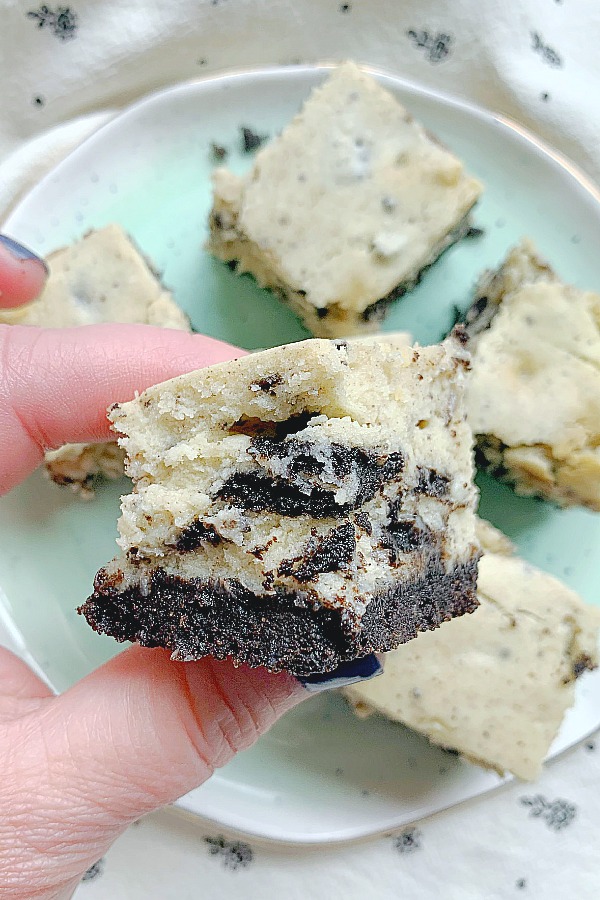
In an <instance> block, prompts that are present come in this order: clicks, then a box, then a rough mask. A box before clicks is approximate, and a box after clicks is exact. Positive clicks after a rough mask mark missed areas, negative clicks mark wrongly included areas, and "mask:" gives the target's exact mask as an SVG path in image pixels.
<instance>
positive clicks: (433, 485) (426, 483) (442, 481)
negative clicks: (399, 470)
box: [415, 466, 450, 499]
mask: <svg viewBox="0 0 600 900" xmlns="http://www.w3.org/2000/svg"><path fill="white" fill-rule="evenodd" d="M417 472H418V473H419V480H418V482H417V486H416V488H415V493H416V494H426V495H427V496H428V497H437V498H438V499H441V498H442V497H445V496H446V494H447V493H448V485H449V484H450V478H449V477H448V476H447V475H440V474H439V472H436V471H435V470H434V469H424V468H422V467H421V466H419V467H418V468H417Z"/></svg>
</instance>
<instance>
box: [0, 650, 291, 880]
mask: <svg viewBox="0 0 600 900" xmlns="http://www.w3.org/2000/svg"><path fill="white" fill-rule="evenodd" d="M305 696H307V693H306V691H305V690H304V689H303V688H302V687H301V686H300V684H299V683H298V682H297V681H296V680H295V679H294V678H292V677H291V676H289V675H287V674H279V675H272V674H269V673H268V672H267V671H266V670H264V669H249V668H247V667H244V666H240V667H239V668H237V669H236V668H234V667H233V665H232V664H231V663H230V662H228V661H216V660H213V659H210V658H206V659H203V660H201V661H199V662H196V663H177V662H172V661H171V660H170V658H169V655H168V653H167V652H166V651H163V650H148V649H143V648H140V647H132V648H131V649H129V650H127V651H125V652H124V653H121V654H120V655H119V656H117V657H115V658H114V659H113V660H111V661H110V662H108V663H107V664H106V665H104V666H102V667H101V668H100V669H98V670H96V671H95V672H94V673H92V674H91V675H89V676H88V677H87V678H85V679H83V680H82V681H81V682H79V683H78V684H76V685H75V686H74V687H73V688H71V689H70V690H68V691H66V693H64V694H63V695H61V696H59V697H56V698H53V699H52V700H50V701H47V705H46V706H45V707H44V708H43V709H41V710H39V711H38V712H37V714H33V715H31V716H30V717H29V718H28V719H21V720H19V721H18V722H17V723H16V725H17V727H18V728H19V729H20V732H21V733H20V734H19V735H18V736H17V739H19V746H20V748H22V749H20V753H19V755H18V759H14V761H13V764H12V765H11V768H12V767H13V765H14V766H15V767H16V769H17V771H16V772H14V773H13V772H11V777H10V778H9V779H8V783H9V785H10V784H12V785H13V791H14V790H15V789H16V790H17V792H18V793H19V795H20V800H19V799H18V800H17V802H15V798H14V797H13V796H12V794H10V793H9V796H8V798H7V799H6V800H4V801H3V803H2V808H3V810H4V812H3V818H4V819H5V818H6V811H7V810H11V809H17V814H16V815H17V821H15V822H13V823H12V827H13V828H14V833H15V834H16V836H17V842H18V841H19V840H20V835H23V840H24V841H25V842H26V847H24V848H23V849H22V854H25V855H26V856H27V855H29V856H30V857H31V858H29V859H28V865H27V866H26V867H25V869H26V871H28V873H29V874H28V876H27V877H28V878H30V877H31V872H32V867H33V869H34V870H36V865H38V864H39V866H40V867H41V871H40V877H41V878H45V879H48V877H49V867H53V868H54V870H55V872H54V875H53V880H52V882H51V883H53V884H60V885H62V884H65V885H66V884H69V883H70V879H71V880H72V879H73V877H76V876H77V875H80V874H81V873H82V872H84V871H85V869H86V868H87V867H88V866H89V865H91V864H92V863H93V862H95V861H96V860H97V859H98V858H99V857H100V856H102V854H103V853H104V852H105V850H106V849H107V847H108V846H109V845H110V844H111V843H112V842H113V841H114V839H115V838H116V837H117V836H118V834H119V833H120V832H121V831H122V830H123V829H124V828H125V827H126V826H127V825H128V824H129V823H131V822H132V821H134V820H135V819H137V818H139V817H140V816H141V815H143V814H144V813H147V812H149V811H151V810H153V809H156V808H157V807H159V806H163V805H164V804H166V803H170V802H172V801H173V800H175V799H177V798H178V797H180V796H181V795H182V794H184V793H186V792H187V791H189V790H191V789H192V788H194V787H197V786H198V785H200V784H201V783H202V782H204V781H205V780H206V779H207V778H208V777H209V776H210V775H211V774H212V772H213V771H214V769H215V768H216V767H219V766H223V765H224V764H225V763H226V762H227V761H228V760H230V759H231V758H232V756H233V755H234V754H235V753H237V752H238V751H240V750H243V749H245V748H246V747H249V746H250V745H251V744H253V743H254V742H255V741H256V739H257V738H258V737H259V736H260V735H261V734H262V733H263V732H264V731H266V730H267V729H268V728H269V727H270V726H271V725H273V723H274V722H275V721H276V720H277V719H278V718H279V716H281V715H282V714H283V713H284V712H285V711H286V710H288V709H290V708H291V707H292V706H294V705H295V704H296V703H298V702H299V701H300V700H301V699H302V698H303V697H305ZM3 781H4V789H6V782H7V779H6V778H5V777H3ZM15 786H16V788H15ZM10 790H11V789H10V787H9V791H10ZM1 793H2V788H1V787H0V794H1ZM27 805H32V808H31V809H30V810H29V815H30V816H31V818H32V820H33V821H35V822H36V823H38V825H37V828H36V832H35V840H32V838H31V835H30V834H27V833H25V834H24V832H23V826H22V823H23V822H27V821H28V819H27V811H25V813H24V807H26V806H27ZM8 818H9V819H10V813H9V816H8ZM40 823H41V824H40ZM5 824H7V823H6V822H5ZM19 824H21V828H19ZM8 827H11V823H10V822H9V823H8ZM49 851H51V852H49ZM29 883H30V882H29V881H28V884H29ZM43 883H48V882H47V881H45V882H43Z"/></svg>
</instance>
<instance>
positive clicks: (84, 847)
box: [0, 241, 307, 900]
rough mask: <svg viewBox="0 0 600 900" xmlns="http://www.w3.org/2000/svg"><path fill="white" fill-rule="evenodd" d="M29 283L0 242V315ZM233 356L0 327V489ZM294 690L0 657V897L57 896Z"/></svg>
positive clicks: (139, 666)
mask: <svg viewBox="0 0 600 900" xmlns="http://www.w3.org/2000/svg"><path fill="white" fill-rule="evenodd" d="M45 274H46V273H45V269H44V266H43V264H41V263H40V262H39V261H38V262H36V261H35V258H34V259H31V258H27V259H23V258H21V259H20V260H19V259H15V257H14V252H13V251H11V250H10V249H7V248H6V245H4V244H3V243H2V241H0V306H4V307H6V306H14V305H18V303H20V302H25V301H27V300H30V299H33V297H35V295H36V294H37V293H38V292H39V290H40V289H41V287H42V286H43V283H44V280H45ZM240 353H241V351H239V350H237V349H235V348H234V347H230V346H228V345H227V344H223V343H221V342H219V341H214V340H211V339H210V338H206V337H202V336H199V335H198V336H196V335H189V334H185V333H183V332H178V331H164V330H160V329H157V328H150V327H147V326H142V325H140V326H132V325H119V326H115V325H99V326H88V327H85V328H73V329H64V330H49V331H43V330H40V329H35V328H28V327H19V326H0V354H1V355H0V358H1V359H2V371H1V373H0V492H3V491H7V490H9V489H10V488H11V487H12V486H14V485H15V484H17V483H18V482H19V481H21V480H22V479H23V478H25V477H26V476H27V475H28V474H29V473H30V472H31V471H32V470H33V469H34V468H35V467H36V466H37V465H39V463H40V462H41V461H42V459H43V454H44V450H45V449H48V448H51V447H57V446H60V445H61V444H63V443H65V442H80V441H81V442H88V441H100V440H108V439H109V438H110V432H109V428H108V421H107V419H106V415H105V411H106V407H107V406H108V405H109V404H110V403H112V402H113V401H115V400H126V399H128V398H130V397H131V396H133V393H134V391H135V390H143V389H144V388H146V387H148V386H149V385H151V384H155V383H157V382H159V381H162V380H164V379H166V378H170V377H172V376H175V375H179V374H181V373H182V372H185V371H189V370H191V369H195V368H199V367H201V366H205V365H209V364H211V363H215V362H219V361H221V360H226V359H231V358H234V357H235V356H238V355H240ZM91 514H93V513H91ZM304 696H307V694H306V692H305V690H304V688H302V686H301V685H300V684H299V682H297V681H296V680H295V679H294V678H292V677H291V676H289V675H286V674H281V675H271V674H269V673H268V672H266V671H265V670H264V669H250V668H247V667H245V666H241V667H240V668H238V669H235V668H234V667H233V666H232V665H231V664H230V663H229V662H227V661H225V662H218V661H216V660H213V659H204V660H201V661H200V662H197V663H176V662H172V661H171V660H170V658H169V654H168V652H167V651H163V650H148V649H142V648H140V647H133V648H131V649H129V650H126V651H125V652H123V653H121V654H119V655H118V656H117V657H116V658H115V659H113V660H111V661H110V662H109V663H107V664H106V665H105V666H102V667H101V668H100V669H98V670H97V671H95V672H93V673H92V674H91V675H89V676H88V677H87V678H84V679H83V681H81V682H79V683H78V684H76V685H75V686H74V687H72V688H71V689H70V690H68V691H66V692H65V693H64V694H62V695H61V696H59V697H55V696H54V695H53V694H52V693H51V691H50V690H49V689H48V687H47V686H46V685H45V684H44V683H43V682H42V681H41V680H40V679H39V678H38V677H37V676H36V675H35V674H34V673H33V672H32V671H31V670H30V669H29V668H28V667H27V666H26V665H25V664H24V663H23V662H22V661H20V660H19V659H17V658H16V657H15V656H14V655H13V654H12V653H10V652H9V651H7V650H4V649H0V771H1V772H2V779H1V780H0V810H1V814H0V885H1V886H2V891H1V893H2V897H3V898H6V900H9V898H10V900H17V898H18V900H25V898H27V900H30V898H38V900H43V898H57V897H61V898H62V897H69V896H70V895H71V893H72V891H73V890H74V888H75V887H76V885H77V883H78V881H79V879H80V877H81V875H82V874H83V873H84V872H85V870H86V869H87V868H89V866H90V865H91V864H92V863H94V862H95V861H96V860H97V859H98V858H99V857H100V856H102V854H103V853H104V852H105V851H106V849H107V848H108V846H109V845H110V844H111V843H112V842H113V841H114V840H115V838H116V837H117V836H118V835H119V833H120V832H121V831H123V830H124V829H125V828H126V827H127V825H129V824H130V823H131V822H132V821H134V820H135V819H137V818H139V817H140V816H141V815H143V814H144V813H147V812H149V811H151V810H153V809H156V808H157V807H159V806H162V805H164V804H166V803H170V802H172V801H173V800H175V799H176V798H177V797H180V796H181V795H182V794H184V793H186V792H187V791H188V790H190V789H192V788H194V787H196V786H198V785H199V784H201V783H202V782H203V781H205V780H206V779H207V778H208V777H209V776H210V775H211V773H212V772H213V771H214V769H215V768H217V767H219V766H222V765H224V764H225V763H226V762H227V761H228V760H229V759H231V757H232V756H233V755H234V754H235V753H237V752H238V751H239V750H242V749H244V748H245V747H248V746H249V745H250V744H252V743H254V741H255V740H256V739H257V737H258V736H259V735H260V734H261V733H262V732H264V731H265V730H266V729H267V728H269V727H270V726H271V725H272V724H273V723H274V722H275V720H276V719H277V718H278V717H279V716H280V715H281V714H282V713H283V712H285V711H286V710H288V709H290V707H292V706H294V705H295V704H296V703H298V702H299V701H300V700H301V699H302V698H303V697H304Z"/></svg>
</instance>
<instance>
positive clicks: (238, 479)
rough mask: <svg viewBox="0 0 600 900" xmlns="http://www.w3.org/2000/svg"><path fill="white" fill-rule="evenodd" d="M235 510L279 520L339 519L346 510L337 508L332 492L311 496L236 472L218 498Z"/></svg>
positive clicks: (315, 490)
mask: <svg viewBox="0 0 600 900" xmlns="http://www.w3.org/2000/svg"><path fill="white" fill-rule="evenodd" d="M217 498H218V499H219V500H225V501H227V502H228V503H231V504H232V505H234V506H239V507H241V508H242V509H246V510H252V511H254V512H263V511H264V512H276V513H279V515H280V516H291V517H296V516H302V515H310V516H313V517H314V518H315V519H326V518H329V517H331V518H340V517H341V516H344V515H345V514H346V513H347V512H348V511H349V510H350V506H349V505H348V504H344V505H338V504H337V503H336V501H335V494H334V493H333V492H332V491H324V490H321V489H319V488H313V489H312V490H311V491H310V493H306V492H305V491H302V490H300V488H299V487H296V486H295V485H293V484H289V483H288V482H286V481H283V480H282V479H272V478H267V477H266V476H264V475H258V474H257V473H256V472H236V473H235V474H234V475H231V477H230V478H228V479H227V481H226V482H225V484H224V485H223V487H222V488H221V489H220V491H219V492H218V494H217Z"/></svg>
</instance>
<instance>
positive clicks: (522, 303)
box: [466, 240, 600, 510]
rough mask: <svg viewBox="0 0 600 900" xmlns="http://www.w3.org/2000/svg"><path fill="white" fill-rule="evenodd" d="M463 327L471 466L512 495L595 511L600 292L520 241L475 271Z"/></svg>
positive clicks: (599, 462) (599, 457)
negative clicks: (575, 283) (575, 281)
mask: <svg viewBox="0 0 600 900" xmlns="http://www.w3.org/2000/svg"><path fill="white" fill-rule="evenodd" d="M466 327H467V331H468V334H469V336H470V340H469V349H470V350H471V352H472V374H471V379H470V383H469V387H468V392H467V410H468V418H469V423H470V425H471V427H472V429H473V432H474V434H475V435H476V440H477V462H478V464H479V465H480V466H482V467H483V468H485V469H488V470H490V471H491V472H492V473H493V474H494V475H496V476H497V477H498V478H499V479H501V480H502V481H506V482H508V483H510V484H511V485H512V486H513V487H514V489H515V491H516V492H517V493H518V494H524V495H537V496H540V497H543V498H545V499H547V500H552V501H554V502H556V503H558V504H560V505H562V506H569V505H574V504H580V505H582V506H588V507H590V508H591V509H595V510H600V295H599V294H595V293H592V292H591V291H582V290H579V289H578V288H575V287H571V286H570V285H566V284H563V283H562V282H561V281H560V280H559V279H558V277H557V276H556V275H555V273H554V272H553V271H552V269H551V268H550V267H549V266H548V265H547V264H546V263H545V262H544V261H543V260H541V259H540V257H539V256H538V254H537V252H536V250H535V248H534V246H533V244H532V243H531V241H529V240H524V241H522V243H521V244H519V246H517V247H515V248H514V249H513V250H511V251H510V253H509V254H508V256H507V257H506V260H505V261H504V262H503V264H502V265H501V266H500V268H499V269H498V270H497V271H495V272H489V273H486V274H485V275H484V276H483V278H482V280H481V282H480V284H479V286H478V289H477V293H476V299H475V301H474V302H473V305H472V306H471V308H470V309H469V311H468V313H467V316H466Z"/></svg>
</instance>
